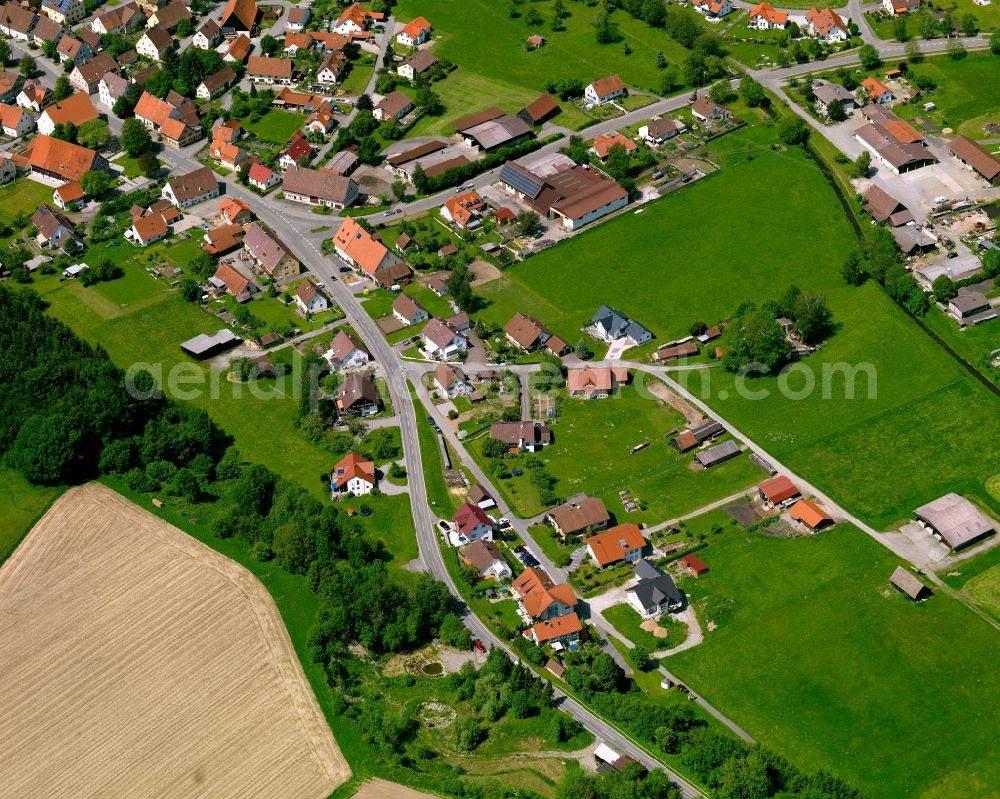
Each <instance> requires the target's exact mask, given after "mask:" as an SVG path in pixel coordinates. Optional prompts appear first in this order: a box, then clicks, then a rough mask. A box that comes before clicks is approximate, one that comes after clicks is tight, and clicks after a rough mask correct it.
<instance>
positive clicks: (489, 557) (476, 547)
mask: <svg viewBox="0 0 1000 799" xmlns="http://www.w3.org/2000/svg"><path fill="white" fill-rule="evenodd" d="M458 556H459V557H460V558H461V559H462V562H463V563H465V564H466V565H467V566H471V567H472V568H474V569H475V570H476V571H477V572H479V576H480V577H481V578H482V579H489V578H492V579H494V580H496V581H497V582H500V581H501V580H509V579H510V578H511V576H512V575H513V572H512V571H511V568H510V564H509V563H507V559H506V558H504V556H503V553H502V552H501V551H500V547H498V546H497V545H496V544H494V543H493V542H492V541H485V540H482V539H480V540H477V541H473V542H472V543H471V544H468V545H467V546H464V547H462V548H461V549H460V550H458Z"/></svg>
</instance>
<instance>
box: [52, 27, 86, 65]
mask: <svg viewBox="0 0 1000 799" xmlns="http://www.w3.org/2000/svg"><path fill="white" fill-rule="evenodd" d="M56 52H57V53H58V54H59V60H60V61H61V62H63V63H65V62H66V61H72V62H73V63H74V64H82V63H83V62H84V61H86V60H87V59H88V58H93V56H94V51H93V50H91V49H90V45H88V44H85V43H84V42H81V41H80V40H79V39H77V38H76V37H75V36H72V35H70V34H68V33H67V34H66V35H64V36H63V37H62V38H61V39H59V44H57V45H56Z"/></svg>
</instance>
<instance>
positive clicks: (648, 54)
mask: <svg viewBox="0 0 1000 799" xmlns="http://www.w3.org/2000/svg"><path fill="white" fill-rule="evenodd" d="M565 6H566V10H567V11H568V12H569V13H570V16H569V17H568V18H567V19H565V20H564V21H563V25H564V26H565V30H562V31H552V30H551V29H550V22H551V20H552V16H553V12H552V3H551V2H549V0H545V1H544V2H537V3H532V4H531V8H533V9H534V10H536V11H537V12H538V13H539V14H540V15H541V16H542V18H543V19H544V24H543V25H542V26H530V27H529V26H528V25H526V24H525V23H524V20H523V18H522V19H515V20H512V19H510V16H509V14H508V10H507V9H508V6H507V4H505V3H491V2H487V1H486V0H476V2H474V3H473V4H472V5H471V6H470V5H469V4H468V3H455V2H452V0H403V2H401V3H400V4H399V5H398V6H397V7H396V9H395V11H394V13H395V14H396V17H397V18H398V19H413V18H414V17H416V16H417V15H421V14H422V15H423V16H425V17H427V19H429V20H431V21H432V22H433V23H434V35H435V36H439V35H440V36H442V40H441V41H440V42H439V43H438V44H435V46H434V54H435V55H437V56H438V57H444V58H448V59H450V60H451V61H453V62H454V63H455V64H457V65H458V67H459V70H470V71H473V72H476V73H478V74H480V75H482V76H484V77H486V78H491V79H493V80H496V81H501V82H505V83H509V84H513V85H515V86H521V87H524V88H525V89H530V90H531V91H532V92H533V93H534V96H537V95H538V93H539V92H541V91H542V90H543V89H544V87H545V83H546V81H547V80H549V79H551V80H557V81H558V80H563V79H566V78H579V79H581V80H583V81H584V83H590V82H591V81H592V80H594V79H595V78H601V77H605V76H607V75H611V74H614V73H617V74H619V75H621V77H622V80H624V81H625V83H626V85H630V86H635V87H637V88H640V89H648V90H652V91H654V92H655V91H657V90H658V89H659V84H660V81H661V76H662V74H663V73H662V70H660V69H658V68H657V66H656V54H657V52H659V51H662V52H663V54H664V55H665V56H666V58H667V62H668V63H670V64H672V65H674V66H677V67H679V66H680V65H681V64H683V62H684V60H685V59H686V58H687V57H688V54H689V51H688V50H686V49H684V48H683V47H682V46H681V45H679V44H678V43H677V42H675V41H674V40H673V39H671V38H670V37H669V36H668V35H667V33H666V32H665V31H664V30H663V29H657V28H652V27H650V26H649V25H646V23H644V22H641V21H639V20H636V19H632V18H631V17H630V16H628V14H626V13H625V12H624V11H621V10H615V11H613V13H612V15H611V21H612V23H613V24H614V26H615V27H616V28H617V30H618V33H619V34H620V35H621V37H622V41H618V42H615V43H611V44H606V45H600V44H598V43H597V40H596V38H595V36H594V28H593V26H592V24H591V23H592V22H593V21H594V19H595V17H596V16H597V13H598V10H599V9H598V7H597V6H596V5H593V6H591V5H587V4H582V3H566V4H565ZM526 8H528V6H522V10H524V9H526ZM690 13H691V14H692V15H693V16H694V17H695V19H696V20H697V21H698V24H699V25H702V26H704V27H710V26H709V25H708V23H706V22H704V20H703V19H702V18H701V17H700V16H699V15H697V13H696V12H694V11H691V12H690ZM532 33H542V34H544V36H545V39H546V43H545V46H544V47H541V48H539V49H538V50H531V51H527V50H525V47H524V45H525V39H526V38H527V37H528V35H530V34H532ZM626 43H627V44H628V46H629V47H630V48H631V54H629V55H626V54H625V44H626ZM677 74H678V76H681V75H682V73H681V72H680V70H678V73H677ZM449 79H450V78H449ZM682 79H683V78H682ZM534 96H532V97H530V98H529V99H534ZM501 97H502V95H490V96H488V97H483V98H480V100H479V102H477V103H474V104H473V106H472V107H468V108H467V109H466V110H457V109H454V110H453V114H452V117H455V116H460V115H462V114H463V113H466V112H471V111H473V110H475V108H476V106H478V107H486V106H489V105H491V104H493V103H494V98H495V99H501ZM515 110H516V109H515ZM556 121H558V117H557V118H556Z"/></svg>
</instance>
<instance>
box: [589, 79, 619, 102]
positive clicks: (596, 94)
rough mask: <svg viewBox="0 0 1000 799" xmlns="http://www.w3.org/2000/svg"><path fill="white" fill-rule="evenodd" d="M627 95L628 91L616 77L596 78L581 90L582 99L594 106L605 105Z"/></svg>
mask: <svg viewBox="0 0 1000 799" xmlns="http://www.w3.org/2000/svg"><path fill="white" fill-rule="evenodd" d="M626 94H628V89H626V88H625V84H624V83H623V82H622V79H621V78H620V77H618V76H617V75H611V76H609V77H607V78H598V79H597V80H595V81H594V82H593V83H591V84H590V85H589V86H587V88H586V89H584V90H583V97H584V99H585V100H587V102H589V103H593V104H594V105H605V104H607V103H610V102H614V101H615V100H617V99H618V98H619V97H624V96H625V95H626Z"/></svg>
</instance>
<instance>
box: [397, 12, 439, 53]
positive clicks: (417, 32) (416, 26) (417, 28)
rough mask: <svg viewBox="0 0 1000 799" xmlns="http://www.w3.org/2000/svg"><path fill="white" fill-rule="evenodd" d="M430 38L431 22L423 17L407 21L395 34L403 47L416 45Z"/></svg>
mask: <svg viewBox="0 0 1000 799" xmlns="http://www.w3.org/2000/svg"><path fill="white" fill-rule="evenodd" d="M430 38H431V23H429V22H428V21H427V20H426V19H424V18H423V17H417V18H416V19H415V20H413V21H412V22H407V23H406V24H405V25H404V26H403V27H402V29H401V30H400V31H399V32H398V33H397V34H396V41H397V42H399V43H400V44H401V45H403V47H417V46H418V45H421V44H423V43H424V42H426V41H427V40H428V39H430Z"/></svg>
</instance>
